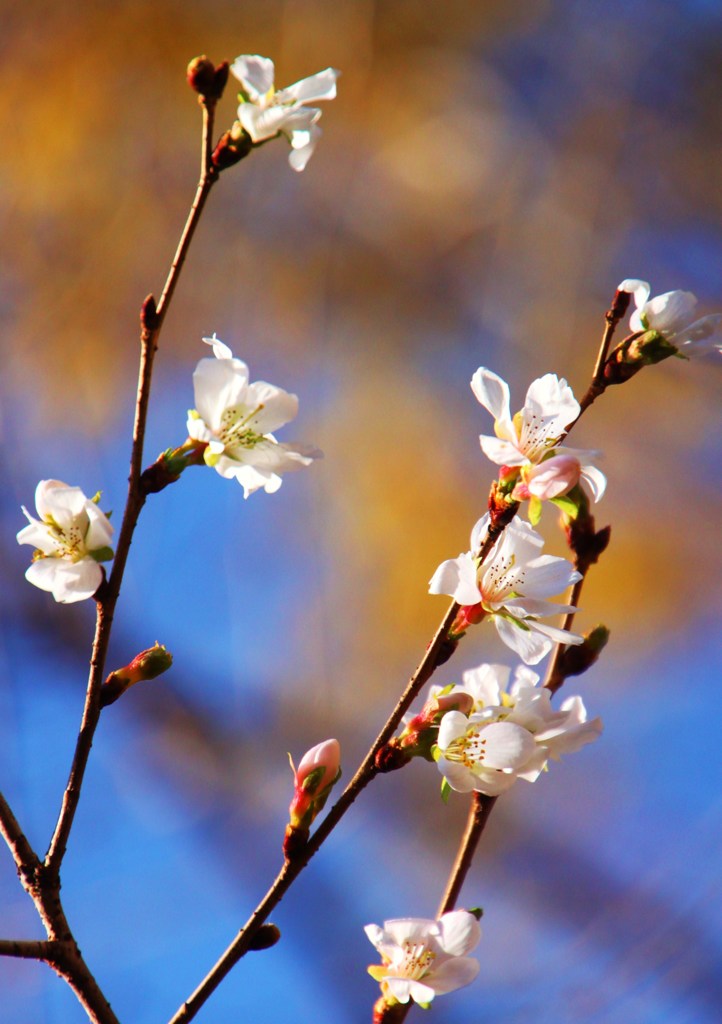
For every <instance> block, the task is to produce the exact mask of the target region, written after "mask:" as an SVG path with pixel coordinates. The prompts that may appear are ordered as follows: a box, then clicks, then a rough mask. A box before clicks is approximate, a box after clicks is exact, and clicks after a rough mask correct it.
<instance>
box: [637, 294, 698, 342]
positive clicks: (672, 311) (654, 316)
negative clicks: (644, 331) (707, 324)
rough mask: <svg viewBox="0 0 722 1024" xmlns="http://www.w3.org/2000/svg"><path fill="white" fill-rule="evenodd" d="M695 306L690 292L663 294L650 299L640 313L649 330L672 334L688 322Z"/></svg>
mask: <svg viewBox="0 0 722 1024" xmlns="http://www.w3.org/2000/svg"><path fill="white" fill-rule="evenodd" d="M696 305H697V298H696V296H695V295H693V294H692V292H682V291H674V292H665V293H664V295H656V296H655V297H654V298H653V299H650V300H649V301H648V302H647V303H646V305H645V307H644V310H643V311H642V312H643V314H644V316H645V317H646V319H647V324H648V325H649V329H650V330H653V331H660V332H662V333H665V332H667V333H669V334H674V333H676V332H677V331H678V330H680V328H681V327H682V326H683V325H684V324H685V323H686V321H687V320H689V318H690V316H691V314H692V311H693V310H694V308H695V306H696Z"/></svg>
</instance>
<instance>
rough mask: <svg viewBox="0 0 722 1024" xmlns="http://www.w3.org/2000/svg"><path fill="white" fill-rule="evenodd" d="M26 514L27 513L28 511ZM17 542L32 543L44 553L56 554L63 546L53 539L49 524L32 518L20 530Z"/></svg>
mask: <svg viewBox="0 0 722 1024" xmlns="http://www.w3.org/2000/svg"><path fill="white" fill-rule="evenodd" d="M23 511H25V509H23ZM25 514H26V515H27V512H25ZM17 542H18V544H31V545H32V546H33V547H34V548H37V550H38V551H42V552H43V554H44V555H54V554H56V553H57V552H58V551H59V550H60V548H61V545H60V544H58V543H57V541H55V540H53V537H52V536H51V534H50V532H49V530H48V528H47V526H45V525H44V524H43V523H40V522H38V520H37V519H31V520H30V523H29V524H28V525H27V526H24V527H23V528H22V530H20V531H19V532H18V534H17Z"/></svg>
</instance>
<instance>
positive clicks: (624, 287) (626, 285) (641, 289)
mask: <svg viewBox="0 0 722 1024" xmlns="http://www.w3.org/2000/svg"><path fill="white" fill-rule="evenodd" d="M651 290H652V289H651V288H650V287H649V284H648V283H647V282H646V281H640V280H639V279H638V278H634V277H628V278H625V280H624V281H622V283H621V284H619V285H617V291H618V292H630V293H631V294H632V295H633V296H634V304H635V306H636V307H637V309H641V307H642V306H643V305H644V303H645V302H646V301H647V299H648V298H649V293H650V292H651ZM632 330H639V328H636V327H633V328H632Z"/></svg>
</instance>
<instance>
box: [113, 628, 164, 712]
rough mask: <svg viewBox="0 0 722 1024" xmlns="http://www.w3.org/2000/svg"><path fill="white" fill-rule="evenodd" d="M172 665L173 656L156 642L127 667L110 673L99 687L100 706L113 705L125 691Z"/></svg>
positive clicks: (154, 676) (152, 677)
mask: <svg viewBox="0 0 722 1024" xmlns="http://www.w3.org/2000/svg"><path fill="white" fill-rule="evenodd" d="M172 664H173V655H172V654H171V653H170V651H168V650H166V648H165V647H163V646H162V644H159V643H158V642H157V641H156V642H155V644H154V645H153V646H152V647H149V648H148V649H147V650H145V651H141V652H140V654H136V656H135V657H134V658H133V660H132V661H131V662H130V664H129V665H126V666H125V668H118V669H116V670H115V672H111V673H110V675H109V676H108V678H107V679H106V680H105V682H104V683H103V685H102V686H101V687H100V706H101V708H105V707H107V706H108V705H109V704H114V703H115V701H116V700H117V699H118V697H122V695H123V694H124V693H125V691H126V690H127V689H129V688H130V687H131V686H134V685H135V684H136V683H140V682H142V681H143V680H145V679H155V678H156V677H157V676H159V675H162V674H163V672H167V670H168V669H169V668H170V667H171V665H172Z"/></svg>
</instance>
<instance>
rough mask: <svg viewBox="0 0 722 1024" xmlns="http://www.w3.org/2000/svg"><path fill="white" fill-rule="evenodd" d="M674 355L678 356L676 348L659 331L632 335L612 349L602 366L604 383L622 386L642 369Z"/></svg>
mask: <svg viewBox="0 0 722 1024" xmlns="http://www.w3.org/2000/svg"><path fill="white" fill-rule="evenodd" d="M676 355H679V351H678V349H677V347H676V346H675V345H673V344H672V342H671V341H667V339H666V338H665V336H664V335H663V334H660V332H659V331H644V333H642V334H633V335H632V336H631V337H630V338H627V339H625V340H624V341H623V342H622V343H621V345H618V346H617V347H616V348H615V349H614V351H613V352H612V354H611V355H610V356H609V358H608V359H607V361H606V363H605V364H604V383H605V385H609V384H623V383H624V382H625V381H627V380H629V378H630V377H633V376H634V375H635V373H638V372H639V371H640V370H641V369H642V367H644V366H651V365H653V364H654V363H661V362H662V361H663V360H664V359H669V357H670V356H676Z"/></svg>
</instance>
